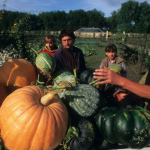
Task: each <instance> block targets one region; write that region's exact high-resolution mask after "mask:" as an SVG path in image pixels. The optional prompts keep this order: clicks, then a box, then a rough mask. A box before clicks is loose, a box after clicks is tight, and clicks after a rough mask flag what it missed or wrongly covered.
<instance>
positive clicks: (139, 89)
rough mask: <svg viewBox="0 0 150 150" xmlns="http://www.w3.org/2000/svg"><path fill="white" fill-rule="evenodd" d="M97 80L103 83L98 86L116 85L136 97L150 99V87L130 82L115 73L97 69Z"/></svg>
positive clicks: (95, 75) (95, 73)
mask: <svg viewBox="0 0 150 150" xmlns="http://www.w3.org/2000/svg"><path fill="white" fill-rule="evenodd" d="M94 78H95V79H102V80H103V81H100V82H97V84H106V83H109V84H115V85H119V86H121V87H123V88H124V89H127V90H129V91H131V92H133V93H135V94H136V95H139V96H141V97H144V98H148V99H150V86H148V85H142V84H139V83H135V82H133V81H131V80H128V79H126V78H124V77H121V76H120V75H118V74H116V73H115V72H113V71H111V70H108V69H107V68H105V69H97V70H96V71H95V72H94Z"/></svg>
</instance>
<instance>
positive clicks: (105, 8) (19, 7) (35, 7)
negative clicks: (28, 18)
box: [0, 0, 150, 17]
mask: <svg viewBox="0 0 150 150" xmlns="http://www.w3.org/2000/svg"><path fill="white" fill-rule="evenodd" d="M136 1H138V2H139V3H141V2H144V1H145V0H136ZM3 2H4V0H0V9H3V6H2V5H3ZM124 2H127V0H7V2H6V5H7V6H6V8H5V9H6V10H11V11H19V12H31V11H42V12H49V11H57V10H59V11H65V12H66V13H68V12H69V10H78V9H83V10H84V11H88V10H93V9H97V10H98V11H102V12H103V13H104V14H105V17H109V16H111V13H112V12H113V11H114V10H116V11H117V10H118V9H120V8H121V3H124ZM147 2H148V3H149V4H150V0H147Z"/></svg>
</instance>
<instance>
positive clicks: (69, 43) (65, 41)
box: [61, 36, 74, 49]
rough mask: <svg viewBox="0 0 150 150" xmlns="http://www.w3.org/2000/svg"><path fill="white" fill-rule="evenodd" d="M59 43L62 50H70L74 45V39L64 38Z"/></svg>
mask: <svg viewBox="0 0 150 150" xmlns="http://www.w3.org/2000/svg"><path fill="white" fill-rule="evenodd" d="M61 43H62V45H63V47H64V48H67V49H69V48H72V47H73V43H74V39H73V38H72V37H70V36H64V37H63V38H62V39H61Z"/></svg>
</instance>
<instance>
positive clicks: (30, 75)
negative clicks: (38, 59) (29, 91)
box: [0, 59, 37, 93]
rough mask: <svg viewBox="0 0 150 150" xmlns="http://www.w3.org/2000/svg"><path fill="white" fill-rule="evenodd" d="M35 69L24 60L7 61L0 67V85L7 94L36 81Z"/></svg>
mask: <svg viewBox="0 0 150 150" xmlns="http://www.w3.org/2000/svg"><path fill="white" fill-rule="evenodd" d="M36 79H37V74H36V69H35V67H34V66H33V65H32V64H31V63H30V62H29V61H27V60H25V59H9V60H8V61H7V62H5V63H4V64H3V65H2V67H0V83H2V84H3V85H4V86H5V87H6V90H7V92H8V93H10V92H11V91H12V90H15V89H18V88H20V87H24V86H27V85H31V82H32V81H36Z"/></svg>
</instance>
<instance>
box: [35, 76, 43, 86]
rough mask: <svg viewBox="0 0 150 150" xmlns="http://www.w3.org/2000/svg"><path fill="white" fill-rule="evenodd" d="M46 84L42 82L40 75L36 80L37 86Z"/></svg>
mask: <svg viewBox="0 0 150 150" xmlns="http://www.w3.org/2000/svg"><path fill="white" fill-rule="evenodd" d="M38 83H39V84H45V82H40V74H38V78H37V80H36V85H37V84H38Z"/></svg>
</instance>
